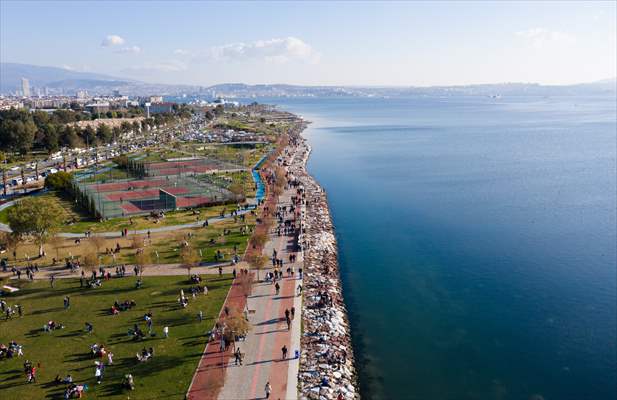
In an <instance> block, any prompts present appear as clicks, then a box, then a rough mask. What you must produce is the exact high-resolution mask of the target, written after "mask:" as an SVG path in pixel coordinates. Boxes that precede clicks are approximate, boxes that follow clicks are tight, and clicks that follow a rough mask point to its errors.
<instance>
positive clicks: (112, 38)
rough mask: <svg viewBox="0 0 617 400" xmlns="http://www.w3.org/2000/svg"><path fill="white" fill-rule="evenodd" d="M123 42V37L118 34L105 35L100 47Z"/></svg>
mask: <svg viewBox="0 0 617 400" xmlns="http://www.w3.org/2000/svg"><path fill="white" fill-rule="evenodd" d="M122 44H124V39H123V38H121V37H120V36H118V35H107V37H106V38H105V39H103V41H102V42H101V46H102V47H111V46H120V45H122Z"/></svg>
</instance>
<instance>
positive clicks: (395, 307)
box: [260, 94, 617, 400]
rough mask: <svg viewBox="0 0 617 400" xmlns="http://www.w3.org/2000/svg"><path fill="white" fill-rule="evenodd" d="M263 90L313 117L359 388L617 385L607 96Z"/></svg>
mask: <svg viewBox="0 0 617 400" xmlns="http://www.w3.org/2000/svg"><path fill="white" fill-rule="evenodd" d="M260 101H262V102H264V100H263V99H262V100H260ZM265 102H269V103H274V104H278V105H279V106H280V107H281V108H283V109H286V110H289V111H292V112H295V113H298V114H300V115H302V116H303V117H304V118H306V119H307V120H309V121H312V124H311V125H310V127H309V128H308V129H307V131H306V132H305V134H306V137H307V138H308V140H309V142H310V144H311V146H312V149H313V150H312V153H311V157H310V160H309V164H308V169H309V172H310V173H311V174H313V176H315V178H316V179H317V180H318V181H319V182H320V184H321V185H322V186H323V187H324V189H325V190H326V192H327V194H328V201H329V204H330V207H331V211H332V216H333V221H334V225H335V229H336V237H337V240H338V246H339V262H340V270H341V279H342V283H343V290H344V296H345V302H346V304H347V308H348V312H349V319H350V323H351V330H352V335H353V338H352V339H353V345H354V353H355V356H356V361H357V364H356V365H357V368H358V372H359V383H360V388H361V393H362V395H363V397H364V398H366V399H418V400H431V399H434V400H439V399H444V400H467V399H469V400H472V399H474V400H475V399H478V400H479V399H488V400H491V399H495V400H497V399H499V400H506V399H512V400H515V399H516V400H520V399H522V400H541V399H544V400H569V399H572V400H583V399H590V400H592V399H593V400H600V399H606V400H614V399H616V398H617V267H616V265H617V263H616V257H617V256H616V240H617V238H616V226H617V217H616V214H617V212H616V209H617V198H616V193H617V187H616V168H617V161H616V153H617V151H616V146H617V107H616V104H617V101H616V98H615V95H614V94H613V95H606V96H596V97H573V96H569V97H566V96H563V97H511V98H510V97H502V98H491V97H485V96H448V97H438V96H435V97H431V96H423V97H409V98H389V99H388V98H322V99H320V98H310V99H271V100H269V101H265Z"/></svg>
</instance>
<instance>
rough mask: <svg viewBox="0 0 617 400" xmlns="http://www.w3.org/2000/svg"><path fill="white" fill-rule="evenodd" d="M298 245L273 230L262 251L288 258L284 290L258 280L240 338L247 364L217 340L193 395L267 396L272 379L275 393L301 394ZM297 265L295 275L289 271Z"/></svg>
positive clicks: (232, 399) (234, 399)
mask: <svg viewBox="0 0 617 400" xmlns="http://www.w3.org/2000/svg"><path fill="white" fill-rule="evenodd" d="M293 192H294V190H286V191H284V193H283V195H282V196H281V197H280V198H279V199H278V200H279V202H278V204H279V205H289V204H290V197H291V195H292V193H293ZM271 211H273V210H271ZM287 218H289V217H287ZM295 245H296V244H295V237H294V236H293V235H287V236H286V235H282V236H278V235H276V234H271V235H270V240H269V241H268V243H267V244H266V246H265V248H264V252H263V253H264V255H267V256H268V257H271V256H272V254H273V250H274V249H276V250H277V258H279V259H283V260H284V264H283V268H282V272H283V273H284V278H283V279H282V280H281V281H279V284H280V286H281V288H280V292H279V294H278V295H277V294H276V290H275V288H274V285H273V284H271V283H268V282H256V283H255V284H254V285H253V289H252V293H251V295H250V296H249V297H248V299H247V308H248V310H249V322H250V323H251V326H252V329H251V331H250V332H249V334H248V335H247V337H246V340H245V341H242V342H239V343H237V344H236V345H237V346H238V347H240V350H241V352H242V353H243V355H244V357H243V365H241V366H240V365H238V366H237V365H235V361H234V358H233V357H232V353H231V352H228V354H223V355H222V357H221V353H220V352H219V351H218V347H217V346H216V345H209V346H207V347H206V350H205V352H204V356H203V358H202V361H201V362H200V366H199V368H198V370H197V371H196V374H195V377H194V379H193V383H192V385H191V388H190V389H189V398H190V399H211V398H218V399H222V400H242V399H263V398H265V390H264V389H265V386H266V383H267V382H270V385H271V386H272V392H271V394H270V399H275V400H276V399H285V400H295V399H297V397H298V394H297V393H298V392H297V385H298V368H299V358H295V353H296V351H297V352H298V354H299V353H300V336H301V311H302V298H301V297H300V296H297V295H296V288H297V287H298V285H300V284H302V281H301V280H300V279H299V277H298V269H299V268H301V267H302V264H303V259H302V254H301V253H299V252H296V250H297V247H296V246H295ZM290 254H295V255H296V261H295V262H294V263H293V264H291V263H289V255H290ZM292 266H293V267H294V269H295V271H296V273H295V276H289V275H288V274H287V273H286V270H287V268H288V267H292ZM270 271H272V269H264V270H262V271H260V274H261V276H260V278H262V279H263V278H264V277H265V274H266V273H267V272H270ZM233 299H234V296H230V298H229V299H228V302H229V303H233V302H234V300H233ZM292 307H294V308H295V318H294V319H293V320H292V322H291V329H289V330H288V329H287V323H286V321H285V310H291V308H292ZM230 308H231V306H230ZM283 346H286V347H287V349H288V353H287V359H283V357H282V351H281V349H282V347H283ZM221 385H223V386H222V388H221Z"/></svg>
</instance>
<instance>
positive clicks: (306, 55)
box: [209, 36, 319, 62]
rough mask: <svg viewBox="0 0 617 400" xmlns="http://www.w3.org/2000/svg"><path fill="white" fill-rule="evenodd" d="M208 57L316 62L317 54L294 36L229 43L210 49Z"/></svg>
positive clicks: (222, 59) (234, 59)
mask: <svg viewBox="0 0 617 400" xmlns="http://www.w3.org/2000/svg"><path fill="white" fill-rule="evenodd" d="M209 56H210V58H212V59H214V60H217V61H241V60H249V59H253V60H265V61H269V62H288V61H291V60H299V61H309V62H317V61H318V59H319V54H318V53H316V52H315V50H313V48H312V47H311V46H310V45H309V44H307V43H305V42H304V41H302V40H301V39H298V38H295V37H291V36H290V37H286V38H274V39H268V40H258V41H255V42H251V43H242V42H239V43H229V44H225V45H222V46H215V47H212V48H211V49H210V52H209Z"/></svg>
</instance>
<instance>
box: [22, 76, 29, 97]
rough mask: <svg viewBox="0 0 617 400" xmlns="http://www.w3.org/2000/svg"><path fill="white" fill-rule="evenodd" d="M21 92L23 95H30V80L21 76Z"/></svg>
mask: <svg viewBox="0 0 617 400" xmlns="http://www.w3.org/2000/svg"><path fill="white" fill-rule="evenodd" d="M21 93H22V94H23V95H24V97H30V81H29V80H27V79H26V78H21Z"/></svg>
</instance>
